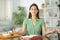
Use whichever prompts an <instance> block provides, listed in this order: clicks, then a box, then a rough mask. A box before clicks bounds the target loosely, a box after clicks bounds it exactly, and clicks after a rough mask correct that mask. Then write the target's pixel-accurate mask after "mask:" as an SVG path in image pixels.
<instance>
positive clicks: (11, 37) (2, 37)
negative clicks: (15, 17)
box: [0, 34, 20, 40]
mask: <svg viewBox="0 0 60 40" xmlns="http://www.w3.org/2000/svg"><path fill="white" fill-rule="evenodd" d="M19 37H20V35H18V34H15V35H4V36H3V35H0V39H2V40H6V39H13V38H19Z"/></svg>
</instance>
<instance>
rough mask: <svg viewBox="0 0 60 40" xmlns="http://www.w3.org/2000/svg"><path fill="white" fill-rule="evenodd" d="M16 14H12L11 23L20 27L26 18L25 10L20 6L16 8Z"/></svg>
mask: <svg viewBox="0 0 60 40" xmlns="http://www.w3.org/2000/svg"><path fill="white" fill-rule="evenodd" d="M18 11H19V13H18V12H13V22H14V24H17V25H22V23H23V20H24V18H25V17H26V12H25V8H24V7H22V6H19V7H18Z"/></svg>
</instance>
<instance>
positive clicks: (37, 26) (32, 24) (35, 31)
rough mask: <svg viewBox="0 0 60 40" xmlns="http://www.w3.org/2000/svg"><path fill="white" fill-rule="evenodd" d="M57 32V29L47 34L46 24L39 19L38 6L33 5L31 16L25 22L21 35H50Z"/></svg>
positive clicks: (30, 11) (30, 9) (30, 10)
mask: <svg viewBox="0 0 60 40" xmlns="http://www.w3.org/2000/svg"><path fill="white" fill-rule="evenodd" d="M41 31H42V32H41ZM55 32H57V30H56V29H53V30H52V31H49V32H47V31H46V27H45V22H44V20H43V19H42V18H39V9H38V6H37V5H36V4H35V3H33V4H32V5H31V6H30V8H29V16H28V18H26V19H25V20H24V22H23V27H22V31H21V33H20V34H22V35H24V34H26V35H41V33H43V34H44V35H48V34H51V33H55Z"/></svg>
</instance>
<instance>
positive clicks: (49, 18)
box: [40, 0, 60, 27]
mask: <svg viewBox="0 0 60 40" xmlns="http://www.w3.org/2000/svg"><path fill="white" fill-rule="evenodd" d="M57 4H58V0H46V6H47V7H45V8H42V9H40V12H41V13H43V14H42V16H41V13H40V16H41V18H44V21H45V24H46V27H57V25H58V20H59V16H60V15H59V8H58V6H57Z"/></svg>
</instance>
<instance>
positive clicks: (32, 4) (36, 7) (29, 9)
mask: <svg viewBox="0 0 60 40" xmlns="http://www.w3.org/2000/svg"><path fill="white" fill-rule="evenodd" d="M32 6H36V8H37V10H38V12H37V15H36V17H37V18H38V19H39V8H38V6H37V5H36V4H35V3H33V4H32V5H31V6H30V8H29V10H30V9H31V7H32ZM31 17H32V15H31V13H30V12H29V16H28V18H31Z"/></svg>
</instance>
